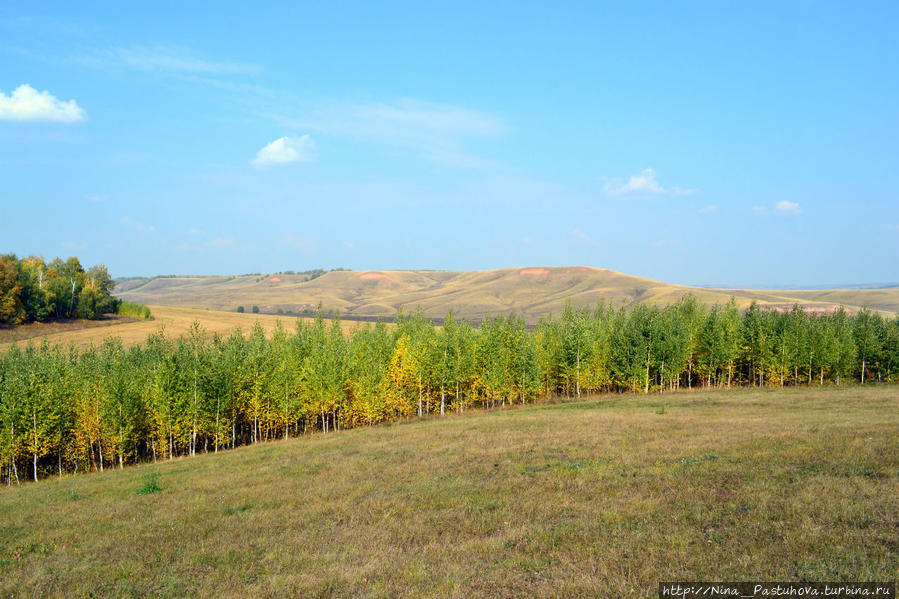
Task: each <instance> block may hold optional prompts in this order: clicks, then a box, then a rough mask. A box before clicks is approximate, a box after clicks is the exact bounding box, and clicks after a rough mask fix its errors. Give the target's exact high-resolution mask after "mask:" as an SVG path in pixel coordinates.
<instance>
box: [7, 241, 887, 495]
mask: <svg viewBox="0 0 899 599" xmlns="http://www.w3.org/2000/svg"><path fill="white" fill-rule="evenodd" d="M29 260H33V259H29ZM54 262H55V263H54V264H52V266H49V267H46V269H45V270H44V271H41V268H42V267H41V266H40V264H39V261H38V260H35V262H33V263H28V261H18V262H17V261H15V260H14V259H13V258H11V257H9V256H4V257H2V258H0V281H2V282H3V285H4V287H3V294H2V295H0V298H2V309H3V310H4V314H5V315H6V317H7V318H13V317H15V318H19V317H20V316H17V315H21V313H22V311H23V310H26V308H25V306H26V305H27V304H28V302H30V301H32V300H31V299H30V298H31V296H29V295H28V294H29V293H32V292H33V291H34V290H37V291H38V292H41V293H45V294H47V297H52V300H50V301H49V302H48V303H44V304H42V305H44V306H45V307H46V308H47V310H48V313H54V312H56V311H57V310H60V308H59V306H60V305H62V306H69V307H71V306H76V305H77V306H79V307H78V310H81V309H83V308H81V307H80V304H81V301H82V300H81V298H82V297H88V296H85V295H84V294H83V290H84V289H86V288H87V289H95V290H98V292H99V291H100V290H103V289H108V288H109V285H110V281H109V280H108V277H104V273H105V269H102V268H97V269H89V270H88V271H87V272H84V271H83V270H81V268H80V265H79V264H78V263H77V260H69V261H68V262H66V263H59V262H58V261H54ZM50 270H54V271H56V273H57V274H56V275H53V276H49V275H46V273H48V272H49V271H50ZM22 272H26V273H30V274H27V276H25V277H21V276H20V273H22ZM41 272H44V273H45V275H46V276H47V278H44V279H42V278H41V275H40V273H41ZM10 273H12V275H10ZM35 273H37V274H35ZM79 273H80V275H79ZM82 275H83V276H82ZM76 276H82V278H81V279H80V285H81V287H78V285H76V286H75V289H76V291H77V295H78V299H77V301H76V300H74V299H73V298H72V297H71V295H70V290H71V283H69V281H70V280H71V279H72V278H73V277H76ZM9 281H12V282H13V283H12V284H10V283H9ZM17 281H18V283H16V282H17ZM34 281H37V284H36V285H35V284H34ZM53 281H59V283H53V284H51V283H52V282H53ZM25 289H32V291H30V292H27V293H26V292H25ZM16 294H18V295H16ZM10 297H17V298H18V299H17V300H10V299H9V298H10ZM84 301H85V302H88V301H92V300H87V299H85V300H84ZM65 309H66V308H63V309H62V310H63V311H64V310H65ZM84 309H86V308H84ZM897 379H899V319H897V318H892V319H888V318H883V317H882V316H880V315H879V314H877V313H874V312H871V311H868V310H863V311H861V312H859V313H858V314H857V315H851V314H849V313H848V312H847V311H845V310H842V309H840V310H837V311H835V312H833V313H830V314H815V313H810V312H807V311H805V310H803V309H801V308H799V307H794V308H793V309H792V310H789V311H778V310H764V309H762V308H761V307H759V306H758V305H752V306H750V307H749V308H748V309H747V310H745V311H744V312H743V313H742V314H741V313H740V311H739V310H738V309H737V307H736V305H735V303H734V302H733V301H731V302H730V303H728V304H726V305H723V306H722V305H716V306H711V307H705V306H703V305H701V304H699V303H698V302H697V301H695V299H693V298H691V297H687V298H685V299H683V300H681V301H679V302H677V303H676V304H672V305H669V306H665V307H653V306H646V305H637V306H635V307H634V308H632V309H630V310H627V309H625V308H623V307H622V308H615V307H613V306H610V305H608V304H600V305H599V306H597V307H596V308H595V309H593V310H587V309H574V308H572V307H568V308H566V309H565V311H564V312H563V313H562V314H561V315H560V316H559V317H558V318H553V317H546V318H544V319H542V320H541V321H540V322H539V323H538V324H537V326H536V327H534V328H529V327H527V326H526V324H525V322H524V320H523V319H521V318H520V317H517V316H514V315H511V316H497V317H493V318H487V319H485V320H484V321H483V322H482V323H480V325H479V326H478V327H477V328H475V327H473V326H472V325H471V324H470V323H468V322H467V321H464V320H462V321H458V320H456V318H455V317H454V316H453V314H450V315H449V316H448V317H447V318H446V320H445V321H444V324H443V326H442V327H437V326H435V324H434V323H433V322H432V321H430V320H428V319H426V318H424V317H423V316H422V314H421V313H420V312H419V313H416V314H412V315H405V314H400V315H398V317H397V323H396V326H393V327H388V325H385V324H384V323H378V324H375V325H371V324H363V325H359V326H357V327H356V328H355V330H353V331H352V333H351V334H349V335H347V334H345V333H344V330H343V328H342V326H341V323H340V321H339V318H335V319H334V320H333V321H331V322H328V321H327V320H326V319H325V318H324V314H323V313H322V311H321V310H319V313H318V315H317V318H316V319H315V320H314V322H311V323H309V322H307V321H303V320H297V324H296V328H295V329H293V330H292V331H291V330H286V329H284V328H281V327H280V326H279V327H278V328H277V329H276V330H275V332H274V333H273V334H271V335H270V336H267V335H266V334H265V332H264V330H263V329H262V327H261V326H259V325H258V324H257V325H256V326H254V327H253V329H252V330H251V331H249V333H244V332H242V331H239V330H238V331H235V332H234V333H233V334H231V335H229V336H227V337H222V336H219V335H209V334H207V333H206V332H205V331H204V330H203V329H202V328H201V327H200V326H199V324H195V325H194V326H193V327H192V328H191V329H190V331H189V332H188V333H187V334H186V335H183V336H182V337H180V338H177V339H173V338H170V337H167V336H166V335H165V334H164V332H163V331H159V332H157V333H154V334H152V335H151V336H150V337H149V338H148V339H147V342H146V343H145V344H143V345H136V346H133V347H130V348H126V347H124V346H123V344H122V342H121V341H120V340H118V339H114V338H112V339H107V340H106V341H105V342H103V343H102V344H101V345H99V346H96V347H91V348H88V349H86V350H80V351H79V350H76V349H75V348H73V347H70V348H63V347H58V346H56V347H54V346H50V345H49V344H48V343H47V342H46V341H45V342H43V343H42V344H41V345H37V346H36V345H34V344H31V343H29V344H28V345H26V346H24V347H22V346H17V345H13V346H12V348H11V349H10V350H8V351H7V352H5V353H4V354H0V479H2V480H4V481H6V482H7V483H13V482H16V481H19V480H23V479H37V478H39V477H41V476H47V475H50V474H53V473H59V474H62V473H64V472H72V471H87V470H103V469H106V468H111V467H119V468H120V467H123V466H124V465H125V464H128V463H134V462H139V461H146V460H160V459H170V458H173V457H176V456H180V455H193V454H195V453H197V452H210V451H219V450H220V449H224V448H229V447H235V446H238V445H245V444H252V443H259V442H264V441H267V440H272V439H280V438H285V437H289V436H296V435H301V434H305V433H308V432H311V431H323V432H330V431H336V430H340V429H341V428H347V427H358V426H368V425H373V424H377V423H381V422H390V421H395V420H397V419H401V418H406V417H410V416H416V415H421V416H424V415H427V414H445V413H447V412H452V411H457V412H458V411H463V410H465V409H468V408H470V407H472V406H480V407H492V406H501V405H506V404H512V403H527V402H531V401H534V400H535V399H538V398H545V397H549V396H554V395H556V396H557V395H566V396H572V397H574V396H581V395H584V394H589V393H596V392H619V393H623V392H630V393H636V392H641V393H650V392H660V391H663V390H669V389H678V388H681V387H694V386H699V387H705V388H709V387H716V388H718V387H730V386H736V385H744V386H748V385H753V386H771V387H779V386H788V385H794V386H795V385H816V386H817V385H839V384H844V383H848V382H850V381H858V382H860V383H868V382H871V381H884V382H896V381H897Z"/></svg>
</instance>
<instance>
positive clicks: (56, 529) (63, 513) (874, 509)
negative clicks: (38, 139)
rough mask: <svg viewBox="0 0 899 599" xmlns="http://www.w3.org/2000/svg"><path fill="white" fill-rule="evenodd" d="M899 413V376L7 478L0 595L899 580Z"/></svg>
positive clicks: (585, 591)
mask: <svg viewBox="0 0 899 599" xmlns="http://www.w3.org/2000/svg"><path fill="white" fill-rule="evenodd" d="M897 415H899V393H897V390H896V387H891V386H867V387H843V388H837V387H825V388H823V389H820V388H819V389H814V390H811V389H805V388H793V389H786V390H777V391H772V390H735V391H729V392H728V391H720V392H719V391H712V392H677V393H670V394H660V395H649V396H643V395H608V396H599V397H596V398H592V399H590V400H587V401H583V402H567V403H566V402H562V403H555V404H553V403H544V404H538V405H529V406H524V407H520V406H519V407H515V408H512V409H505V410H496V411H491V412H478V411H472V412H468V413H465V414H462V415H451V416H446V417H442V418H436V417H435V418H430V419H424V420H411V421H408V422H405V423H401V424H395V425H393V426H376V427H371V428H361V429H354V430H348V431H343V432H338V433H332V434H324V435H323V434H316V435H311V436H306V437H302V438H295V439H290V440H287V441H277V442H271V443H266V444H260V445H255V446H250V447H245V448H239V449H236V450H233V451H226V452H223V453H220V454H218V455H200V456H197V457H193V458H183V459H176V460H174V461H171V462H166V463H157V464H147V465H143V466H138V467H131V468H126V469H124V470H121V471H119V470H114V471H110V470H107V471H106V472H105V473H100V474H91V475H80V476H78V477H72V476H66V477H65V478H63V479H54V480H45V481H42V482H39V483H32V484H25V485H22V486H21V487H12V488H3V489H2V490H0V596H19V595H25V596H58V595H60V594H65V595H68V596H94V597H143V596H153V597H185V596H206V597H211V596H216V597H287V596H297V597H385V598H386V597H460V598H462V597H498V596H502V597H560V598H562V597H566V598H567V597H654V596H656V595H655V593H656V588H657V583H658V581H660V580H678V579H682V580H753V579H755V580H818V581H827V580H881V581H883V580H895V579H896V572H897V569H899V537H897V534H896V526H897V514H899V493H897V490H899V488H897V476H899V444H897V442H896V439H897V438H899V416H897ZM154 484H155V485H156V486H158V488H159V490H158V491H156V492H151V491H153V490H154V488H155V487H154ZM139 491H142V494H141V493H139Z"/></svg>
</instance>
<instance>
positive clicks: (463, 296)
mask: <svg viewBox="0 0 899 599" xmlns="http://www.w3.org/2000/svg"><path fill="white" fill-rule="evenodd" d="M687 293H693V294H694V295H696V296H697V297H698V298H699V299H700V300H702V301H705V302H708V303H715V302H719V303H725V302H727V301H728V300H729V299H730V297H731V296H734V297H735V298H736V299H737V302H738V304H739V305H740V307H746V306H748V305H749V303H750V302H751V301H752V300H757V301H758V302H759V303H761V304H762V305H765V306H771V307H777V308H783V309H788V308H789V307H791V306H792V305H793V304H794V303H799V304H803V305H805V306H808V307H809V308H811V309H815V310H831V309H833V308H834V307H836V306H838V305H840V304H843V305H845V306H846V307H847V308H849V309H851V310H857V309H858V308H859V307H861V306H864V305H868V306H870V307H872V308H875V309H878V310H881V311H884V312H885V313H890V314H893V313H895V312H896V311H897V310H899V288H896V289H879V290H830V291H760V290H736V289H735V290H730V289H724V290H722V289H703V288H696V287H685V286H681V285H671V284H668V283H662V282H659V281H653V280H651V279H645V278H641V277H634V276H630V275H626V274H622V273H618V272H614V271H611V270H601V269H596V268H586V267H553V268H527V269H503V270H492V271H473V272H452V271H396V270H389V271H363V272H358V271H338V272H329V273H327V274H326V275H324V276H321V277H319V278H317V279H313V280H312V281H306V280H305V276H302V275H265V276H254V275H250V276H239V277H171V278H159V279H152V280H149V281H148V280H131V281H127V282H126V283H124V284H123V285H121V286H119V287H118V288H117V289H116V294H117V295H118V296H120V297H122V298H123V299H126V300H129V301H135V302H139V303H144V304H164V305H176V306H191V307H197V308H202V307H206V308H213V309H217V310H234V309H235V308H236V307H237V306H238V305H243V306H245V307H247V308H249V307H250V305H253V304H256V305H258V306H259V307H260V308H261V309H262V311H263V312H268V313H274V312H276V311H277V310H278V309H282V310H284V311H285V312H286V311H287V310H291V311H294V312H300V311H302V310H303V309H310V308H313V309H314V308H315V307H316V306H318V305H319V303H321V304H322V305H323V306H324V307H325V309H333V310H340V311H341V312H343V313H345V314H353V315H365V316H393V315H394V314H395V313H396V311H397V310H398V309H399V308H403V309H405V310H406V311H407V312H408V311H414V310H416V309H417V308H421V309H422V311H423V312H424V314H425V315H426V316H429V317H443V316H446V314H447V313H448V312H449V311H450V310H454V311H455V312H456V314H457V315H458V316H461V317H463V318H475V319H479V318H483V317H484V316H486V315H491V314H492V315H496V314H504V313H508V312H512V311H514V312H517V313H519V314H521V315H523V316H524V317H525V318H526V319H527V320H528V321H529V322H532V323H533V322H536V320H537V319H538V318H539V317H540V316H542V315H545V314H548V313H550V312H553V313H555V314H558V313H559V312H561V311H562V309H564V307H565V304H566V303H567V302H568V301H569V300H570V301H571V302H572V303H573V304H574V305H575V306H594V305H596V303H597V302H598V301H600V300H606V301H609V302H612V303H613V304H615V305H619V304H622V303H623V304H628V305H629V304H633V303H636V302H649V303H655V304H668V303H671V302H674V301H676V300H677V299H679V298H680V297H683V296H684V295H685V294H687Z"/></svg>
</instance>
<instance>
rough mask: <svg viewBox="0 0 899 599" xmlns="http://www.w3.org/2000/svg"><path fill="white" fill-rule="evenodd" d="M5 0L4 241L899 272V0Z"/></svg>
mask: <svg viewBox="0 0 899 599" xmlns="http://www.w3.org/2000/svg"><path fill="white" fill-rule="evenodd" d="M125 4H129V3H108V4H104V3H99V2H96V3H88V5H87V6H85V3H75V4H73V3H58V4H54V3H7V4H4V5H3V6H0V94H2V96H0V202H2V209H3V210H2V215H3V216H2V221H0V246H2V247H0V251H11V252H15V253H17V254H19V255H27V254H31V253H36V254H41V255H44V256H45V257H48V258H49V257H52V256H56V255H62V256H68V255H72V254H74V255H78V256H79V257H80V258H82V261H83V262H85V263H87V264H94V263H100V262H102V263H105V264H106V265H107V266H108V267H109V268H110V271H111V272H112V274H113V275H114V276H126V275H153V274H236V273H243V272H257V271H259V272H265V271H279V270H285V269H293V270H304V269H307V268H315V267H326V268H328V267H337V266H343V267H347V268H356V269H387V268H408V269H417V268H426V269H488V268H501V267H511V266H523V265H573V264H582V265H588V266H596V267H601V268H611V269H614V270H618V271H622V272H627V273H631V274H638V275H642V276H648V277H652V278H656V279H660V280H665V281H671V282H678V283H689V284H735V285H791V284H828V283H865V282H891V281H899V260H897V257H899V76H897V65H899V36H897V35H896V34H895V32H896V30H897V27H899V4H896V3H895V2H883V3H876V2H866V3H861V4H859V3H850V2H844V3H829V2H772V3H768V4H766V3H761V2H752V3H735V2H708V3H701V2H684V3H672V2H659V3H653V2H621V3H598V2H585V3H566V4H562V3H554V4H552V5H551V3H529V2H515V3H482V2H478V3H464V2H447V3H422V2H408V3H390V2H384V3H361V2H360V3H318V5H312V4H311V3H310V5H306V6H300V5H299V4H300V3H289V4H284V5H280V6H278V5H274V4H272V5H268V6H265V7H260V6H257V5H255V4H253V3H246V2H240V3H229V2H219V3H215V4H212V3H209V4H207V5H205V6H200V5H199V4H197V5H196V6H185V5H187V4H194V3H183V2H172V3H168V2H157V3H153V4H152V5H150V6H147V7H145V8H134V7H131V6H125Z"/></svg>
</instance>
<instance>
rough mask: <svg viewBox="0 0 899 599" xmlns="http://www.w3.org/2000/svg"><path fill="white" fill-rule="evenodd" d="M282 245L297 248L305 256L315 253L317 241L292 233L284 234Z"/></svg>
mask: <svg viewBox="0 0 899 599" xmlns="http://www.w3.org/2000/svg"><path fill="white" fill-rule="evenodd" d="M281 245H286V246H289V247H292V248H295V249H297V250H299V251H300V252H302V253H304V254H313V253H315V241H313V240H312V239H306V238H303V237H296V236H295V235H293V234H292V233H284V235H283V236H282V237H281Z"/></svg>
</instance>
